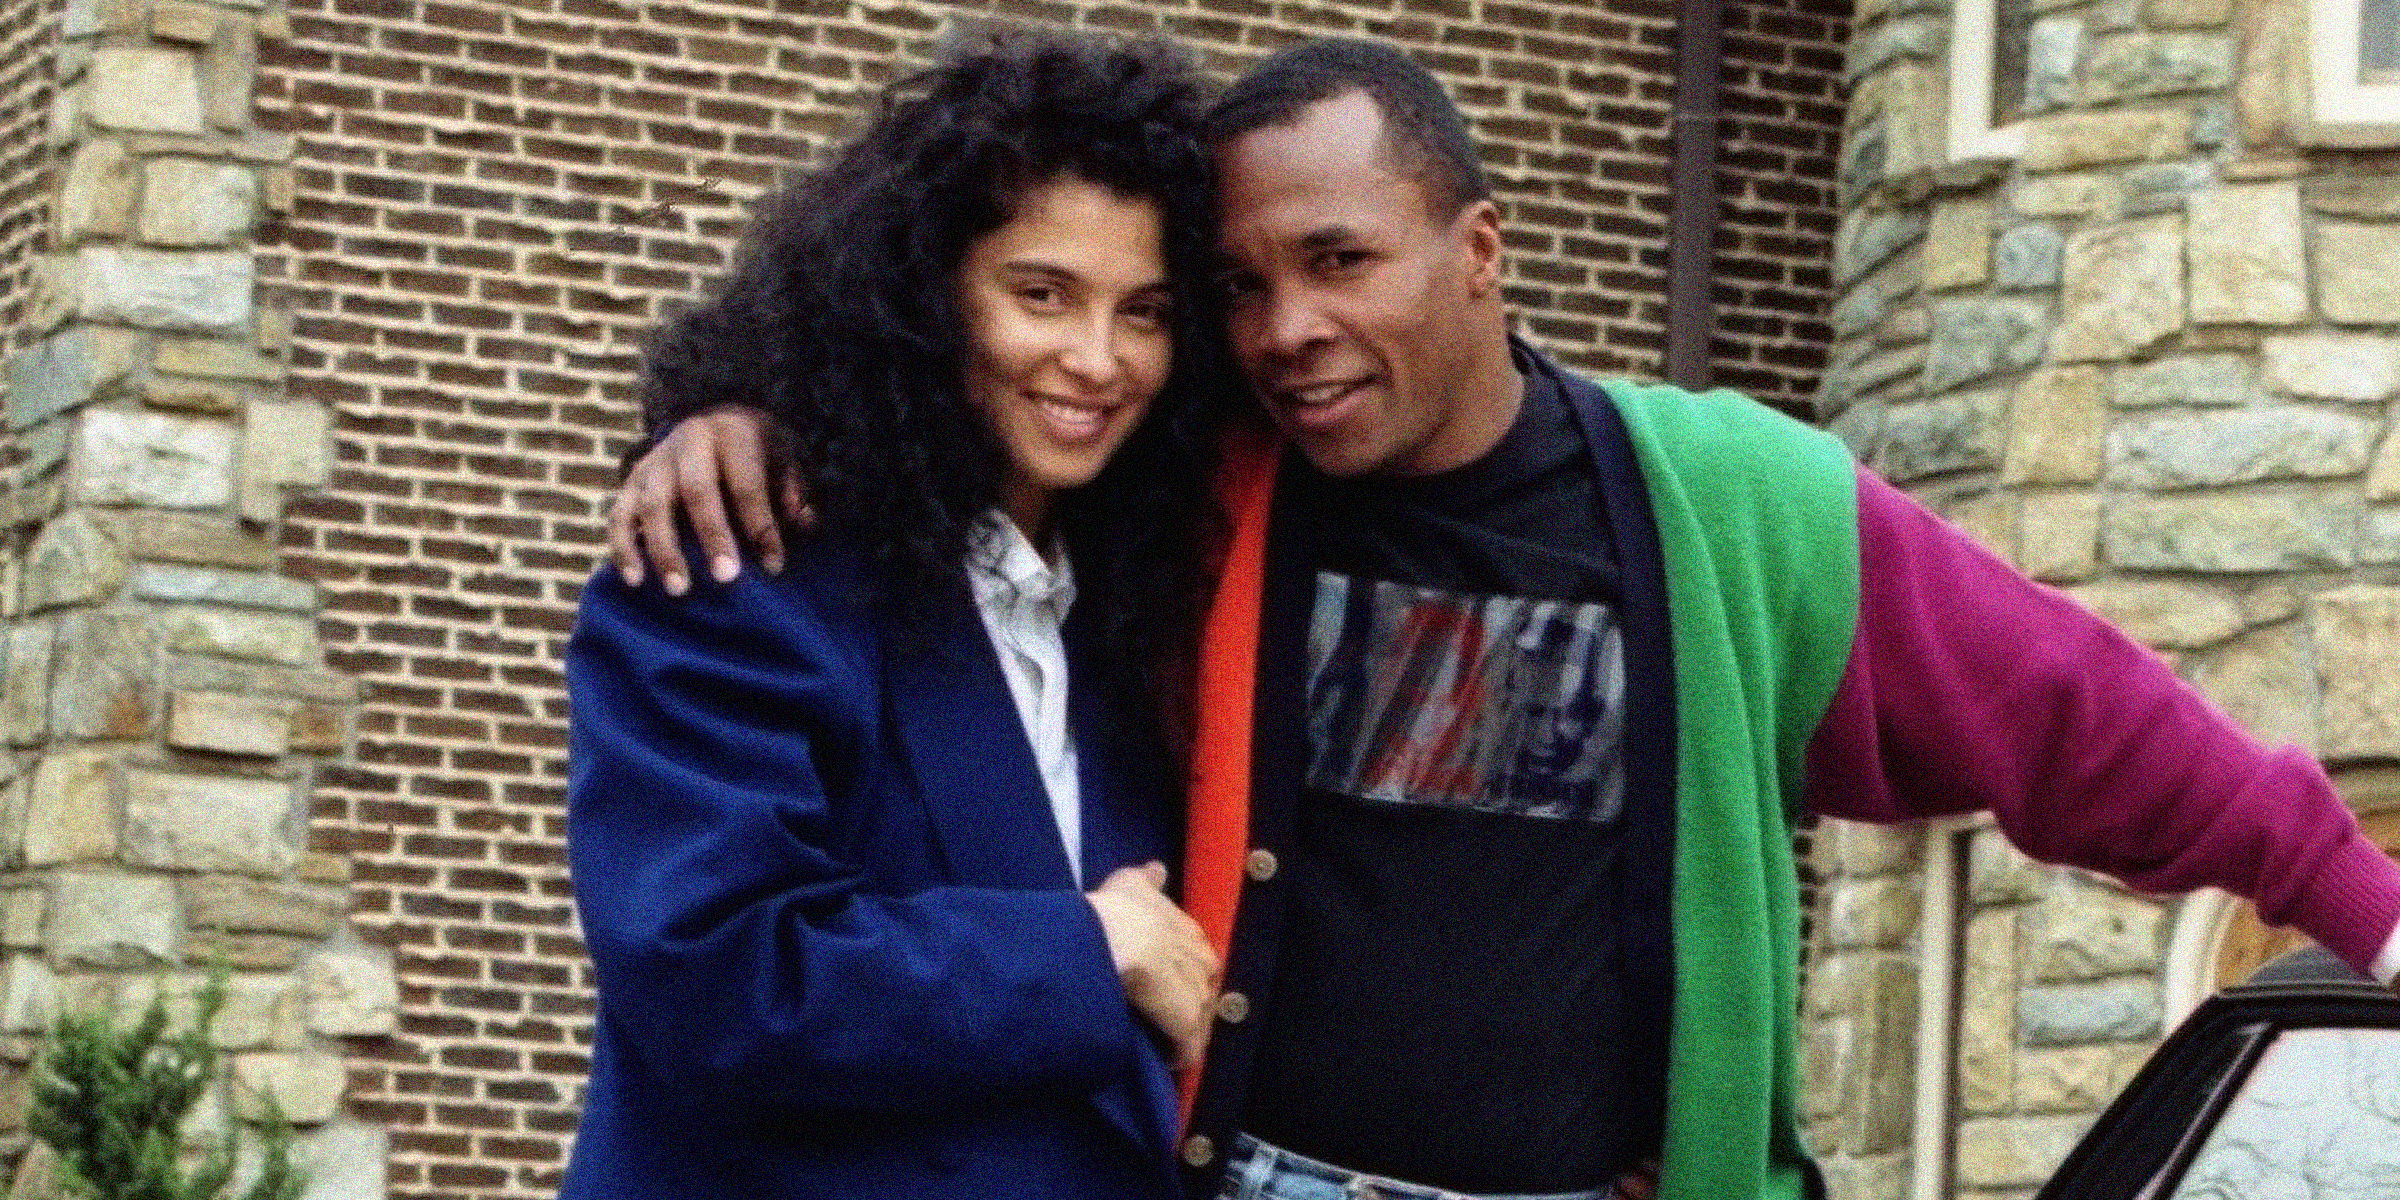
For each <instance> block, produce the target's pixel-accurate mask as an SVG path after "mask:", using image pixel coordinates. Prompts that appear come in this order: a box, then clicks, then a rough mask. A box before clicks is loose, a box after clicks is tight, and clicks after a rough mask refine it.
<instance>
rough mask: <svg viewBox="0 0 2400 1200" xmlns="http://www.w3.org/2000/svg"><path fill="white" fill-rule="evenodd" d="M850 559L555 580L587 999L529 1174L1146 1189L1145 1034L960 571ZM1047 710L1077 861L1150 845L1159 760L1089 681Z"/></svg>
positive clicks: (937, 1189)
mask: <svg viewBox="0 0 2400 1200" xmlns="http://www.w3.org/2000/svg"><path fill="white" fill-rule="evenodd" d="M693 561H704V560H703V559H698V558H695V559H693ZM857 561H858V560H857V558H856V557H855V555H853V554H851V553H849V552H846V551H844V550H842V549H840V548H839V547H838V546H836V545H834V544H832V543H831V541H830V539H822V538H820V539H815V540H814V541H812V543H811V544H810V545H808V546H807V547H805V548H803V549H802V550H801V551H800V552H799V553H798V554H796V555H794V561H793V563H792V565H791V566H790V567H788V568H787V569H786V570H785V571H784V572H783V574H782V575H781V576H779V577H770V576H766V575H764V574H763V573H761V572H759V571H757V570H748V571H745V572H743V574H742V575H741V576H740V577H739V578H737V579H736V580H735V581H734V582H733V583H731V584H729V585H725V586H722V587H719V586H716V585H713V584H710V583H707V582H705V581H703V582H700V583H698V584H696V585H695V587H694V588H693V590H692V592H691V593H690V594H688V595H687V596H685V597H682V598H680V599H677V598H669V597H667V596H665V595H664V594H663V593H662V592H660V591H659V590H658V589H656V588H650V589H643V590H632V589H628V588H626V587H625V585H624V582H623V581H622V580H621V579H620V578H619V577H618V576H617V574H616V572H615V571H614V570H613V569H608V568H603V569H602V570H601V571H600V572H599V573H598V574H597V575H596V576H595V577H594V578H593V580H592V581H591V583H590V585H589V586H588V587H587V588H586V589H585V590H584V593H583V601H582V610H581V613H580V615H579V618H578V622H577V626H576V630H575V634H574V637H573V639H572V640H571V641H570V642H569V644H568V650H567V676H568V686H569V693H570V697H571V702H572V705H573V721H572V725H571V733H570V755H571V758H570V761H571V771H570V780H569V785H568V797H569V814H568V845H569V850H570V854H571V856H572V862H573V869H574V879H575V892H576V900H577V905H578V908H579V911H580V915H581V917H582V921H583V927H584V935H585V938H586V940H587V942H588V943H589V947H590V951H591V955H592V961H593V963H594V965H595V966H596V967H597V968H598V972H599V993H600V1013H599V1022H598V1030H597V1042H596V1045H595V1046H594V1047H593V1062H592V1074H591V1082H590V1085H589V1091H588V1095H587V1097H586V1100H585V1105H584V1111H583V1121H582V1125H581V1128H580V1130H579V1131H578V1133H577V1137H576V1142H575V1152H574V1158H573V1161H572V1163H571V1164H570V1166H569V1167H568V1171H567V1183H566V1187H565V1189H564V1190H563V1192H562V1193H561V1195H562V1197H563V1198H564V1200H683V1198H688V1200H753V1198H759V1200H764V1198H771V1197H774V1198H780V1197H790V1198H795V1200H797V1198H800V1197H841V1198H842V1200H872V1198H875V1197H887V1196H888V1197H904V1196H905V1197H950V1196H955V1197H961V1198H973V1200H1010V1198H1014V1197H1023V1198H1025V1200H1037V1198H1038V1200H1059V1198H1062V1197H1082V1196H1089V1197H1108V1198H1112V1200H1113V1198H1116V1197H1128V1198H1134V1200H1140V1198H1144V1197H1159V1198H1168V1197H1172V1196H1173V1195H1174V1193H1175V1188H1176V1184H1175V1181H1174V1175H1173V1170H1172V1167H1171V1160H1170V1158H1169V1155H1170V1146H1171V1141H1172V1138H1173V1135H1174V1121H1175V1108H1174V1095H1173V1090H1172V1083H1171V1081H1170V1079H1169V1076H1168V1072H1167V1067H1166V1063H1165V1059H1164V1057H1163V1055H1162V1053H1161V1048H1160V1045H1159V1044H1158V1042H1157V1041H1156V1040H1155V1039H1154V1037H1153V1036H1152V1035H1151V1034H1150V1033H1148V1032H1147V1027H1146V1026H1144V1025H1143V1024H1141V1023H1140V1021H1139V1020H1138V1019H1137V1018H1136V1017H1135V1016H1134V1015H1133V1014H1132V1012H1131V1011H1130V1009H1129V1008H1128V1007H1127V1005H1126V1002H1125V997H1124V993H1123V990H1122V988H1121V986H1120V985H1119V983H1118V981H1117V977H1116V973H1115V971H1114V969H1113V968H1112V966H1111V964H1110V959H1109V955H1108V947H1107V943H1106V941H1105V939H1104V938H1103V937H1102V935H1101V932H1100V926H1099V922H1098V920H1097V918H1096V917H1094V915H1093V914H1092V911H1091V909H1090V906H1089V904H1088V903H1087V902H1086V901H1085V900H1084V898H1083V896H1082V894H1081V890H1080V888H1079V887H1078V885H1077V883H1076V881H1075V880H1073V879H1072V878H1071V877H1070V873H1069V868H1068V864H1067V859H1066V856H1065V854H1064V853H1063V852H1062V850H1061V847H1060V845H1059V841H1058V832H1057V825H1056V823H1055V822H1054V821H1053V819H1052V817H1051V814H1050V809H1049V804H1048V801H1047V799H1046V796H1045V793H1044V791H1043V787H1042V781H1041V776H1040V774H1039V773H1038V771H1037V769H1036V767H1035V765H1034V761H1033V754H1032V750H1031V748H1030V747H1029V745H1028V743H1027V741H1026V738H1025V735H1024V732H1023V728H1022V726H1021V724H1020V723H1019V719H1018V716H1017V710H1016V707H1015V704H1014V702H1013V700H1012V699H1011V697H1010V695H1009V692H1008V685H1007V683H1006V680H1005V679H1004V678H1003V677H1002V675H1001V674H1000V667H999V664H998V661H997V659H996V658H995V657H994V656H993V652H992V649H991V645H990V641H989V639H988V638H987V636H986V635H985V633H984V630H983V627H982V624H981V622H980V619H979V618H978V617H977V615H976V613H975V611H974V608H973V607H972V602H971V601H970V600H969V599H968V596H967V593H966V588H965V585H964V582H963V580H962V581H961V582H960V584H959V586H958V587H957V588H956V589H955V592H954V594H944V595H941V596H937V597H935V598H933V600H931V601H930V602H929V603H928V604H927V605H926V606H925V609H926V611H925V613H924V614H922V615H921V616H919V617H917V618H913V619H912V618H903V617H899V616H895V615H893V614H890V613H887V612H885V611H883V610H881V609H879V608H877V607H876V606H875V605H873V604H872V603H871V602H869V601H867V600H866V599H864V598H863V595H862V591H863V589H862V588H861V587H860V579H859V567H858V565H857ZM912 622H913V623H912ZM1086 633H1087V631H1085V630H1084V629H1082V622H1081V621H1079V620H1077V619H1075V618H1073V617H1071V618H1070V620H1069V622H1068V635H1067V640H1068V646H1069V659H1070V664H1071V666H1070V670H1071V671H1073V672H1074V676H1073V677H1074V678H1075V679H1076V680H1077V681H1081V680H1083V679H1089V678H1092V677H1093V676H1092V673H1091V671H1090V670H1089V669H1088V668H1087V666H1086V664H1089V663H1091V662H1093V661H1094V660H1093V658H1092V656H1091V654H1090V653H1089V652H1088V645H1089V641H1090V639H1089V638H1088V637H1087V636H1086ZM1069 703H1070V710H1071V714H1072V721H1073V724H1074V731H1075V736H1076V745H1077V753H1078V757H1079V759H1080V761H1081V764H1082V768H1081V782H1082V788H1083V830H1084V834H1083V837H1084V846H1083V852H1084V862H1085V873H1086V876H1087V878H1088V879H1090V880H1091V881H1092V882H1094V883H1096V882H1097V881H1098V880H1100V879H1101V878H1104V877H1105V876H1106V874H1107V873H1108V872H1109V871H1110V870H1113V869H1115V868H1116V867H1119V866H1123V865H1127V864H1131V863H1138V862H1142V861H1145V860H1148V859H1153V858H1156V859H1162V860H1171V858H1172V851H1171V848H1170V835H1169V830H1170V828H1171V827H1172V824H1173V821H1172V808H1171V807H1170V801H1169V799H1168V797H1169V796H1170V794H1171V789H1172V788H1173V787H1174V786H1175V781H1174V780H1173V779H1172V778H1170V776H1169V773H1168V772H1167V771H1166V770H1165V769H1164V766H1163V763H1162V761H1161V760H1160V759H1159V757H1158V756H1157V755H1156V754H1155V753H1154V752H1152V751H1151V750H1150V749H1149V748H1148V746H1147V743H1146V742H1143V741H1142V740H1141V739H1139V738H1137V737H1134V736H1132V731H1128V730H1123V729H1120V728H1118V727H1117V723H1116V722H1114V721H1112V719H1111V717H1110V714H1109V713H1108V712H1106V711H1105V710H1106V708H1107V704H1106V702H1105V700H1104V699H1102V698H1101V697H1100V696H1099V694H1098V691H1097V689H1093V688H1085V687H1080V686H1075V687H1074V688H1073V691H1072V693H1071V698H1070V702H1069Z"/></svg>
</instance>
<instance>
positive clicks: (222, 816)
mask: <svg viewBox="0 0 2400 1200" xmlns="http://www.w3.org/2000/svg"><path fill="white" fill-rule="evenodd" d="M297 807H298V806H297V802H296V800H295V797H294V795H293V792H292V785H291V784H289V783H286V782H283V781H281V780H274V779H239V778H234V777H231V776H219V775H186V774H173V773H169V772H166V771H156V770H146V769H141V768H133V769H128V770H127V771H126V772H125V848H126V855H127V857H128V859H130V860H131V861H133V862H135V863H138V864H141V865H143V866H152V867H167V868H171V869H175V870H185V871H230V872H236V873H240V874H249V875H265V876H268V877H281V876H284V875H287V874H289V873H290V872H291V870H292V867H293V865H294V864H295V863H296V862H297V861H298V859H299V853H300V848H299V845H298V839H297V837H296V836H295V834H296V829H295V823H294V820H293V814H294V813H295V812H296V811H297Z"/></svg>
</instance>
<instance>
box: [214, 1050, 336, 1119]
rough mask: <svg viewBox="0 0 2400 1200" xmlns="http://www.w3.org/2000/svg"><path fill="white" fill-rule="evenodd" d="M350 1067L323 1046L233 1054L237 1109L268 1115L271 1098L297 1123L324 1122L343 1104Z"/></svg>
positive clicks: (252, 1115)
mask: <svg viewBox="0 0 2400 1200" xmlns="http://www.w3.org/2000/svg"><path fill="white" fill-rule="evenodd" d="M348 1083H349V1072H348V1071H347V1070H345V1069H344V1068H343V1066H342V1059H341V1056H340V1055H337V1054H328V1053H324V1052H322V1051H307V1050H303V1051H299V1052H296V1053H282V1052H276V1051H261V1052H258V1053H252V1054H237V1055H235V1056H234V1058H233V1094H234V1111H235V1112H237V1113H239V1114H241V1116H242V1117H243V1118H245V1119H248V1120H256V1119H259V1118H261V1117H264V1116H265V1115H266V1114H267V1112H268V1108H267V1098H268V1097H273V1099H274V1102H275V1105H276V1106H277V1107H278V1108H280V1109H281V1110H282V1112H283V1115H284V1116H285V1117H286V1118H288V1119H290V1121H291V1122H292V1123H293V1124H295V1125H322V1124H324V1123H325V1122H327V1121H330V1120H332V1119H333V1118H334V1115H335V1114H336V1113H338V1112H339V1111H340V1110H341V1105H342V1089H343V1087H344V1086H346V1085H347V1084H348Z"/></svg>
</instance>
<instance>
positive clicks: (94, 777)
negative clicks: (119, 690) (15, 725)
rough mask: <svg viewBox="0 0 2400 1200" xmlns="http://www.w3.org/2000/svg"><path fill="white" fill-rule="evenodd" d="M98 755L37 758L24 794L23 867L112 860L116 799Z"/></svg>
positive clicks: (105, 762) (105, 760) (107, 757)
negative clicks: (31, 779) (31, 780)
mask: <svg viewBox="0 0 2400 1200" xmlns="http://www.w3.org/2000/svg"><path fill="white" fill-rule="evenodd" d="M114 757H115V755H113V754H112V753H110V752H108V751H104V750H65V751H58V752H55V753H51V754H46V755H43V756H42V760H41V762H40V763H39V764H37V765H36V766H35V767H34V769H33V783H32V785H31V786H30V787H28V788H27V789H26V792H25V835H24V839H23V843H22V844H23V846H24V854H25V865H26V866H29V867H49V866H56V865H58V864H59V863H71V862H107V861H109V860H110V859H112V858H115V857H116V854H117V796H116V788H115V786H114V780H113V779H112V777H111V772H110V765H111V762H112V760H113V759H114Z"/></svg>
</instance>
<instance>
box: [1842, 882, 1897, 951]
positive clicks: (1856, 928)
mask: <svg viewBox="0 0 2400 1200" xmlns="http://www.w3.org/2000/svg"><path fill="white" fill-rule="evenodd" d="M1826 896H1827V901H1826V905H1825V936H1826V938H1827V939H1828V941H1829V943H1830V944H1831V945H1833V946H1836V947H1842V948H1849V947H1874V946H1897V945H1900V944H1901V943H1903V942H1905V941H1907V940H1908V939H1909V938H1910V937H1912V936H1914V935H1915V933H1916V929H1917V881H1916V880H1915V879H1912V878H1907V877H1900V876H1885V877H1881V878H1875V879H1845V880H1840V881H1837V882H1835V883H1833V884H1832V885H1830V886H1829V887H1828V888H1827V889H1826Z"/></svg>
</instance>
